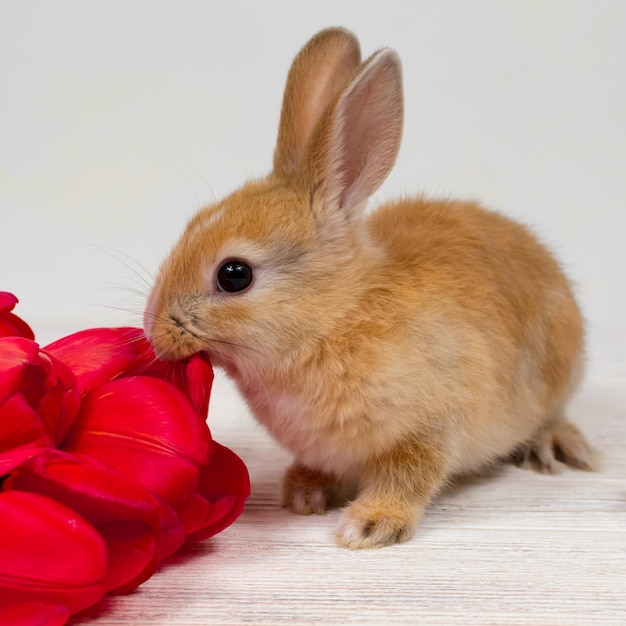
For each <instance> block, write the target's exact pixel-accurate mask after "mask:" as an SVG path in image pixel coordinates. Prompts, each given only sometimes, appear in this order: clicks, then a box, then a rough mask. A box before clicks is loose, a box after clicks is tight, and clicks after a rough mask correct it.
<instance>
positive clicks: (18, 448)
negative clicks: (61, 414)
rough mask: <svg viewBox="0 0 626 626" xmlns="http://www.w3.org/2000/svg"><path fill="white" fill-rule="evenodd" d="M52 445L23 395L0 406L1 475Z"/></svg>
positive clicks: (12, 398)
mask: <svg viewBox="0 0 626 626" xmlns="http://www.w3.org/2000/svg"><path fill="white" fill-rule="evenodd" d="M51 445H53V442H52V439H51V437H50V436H49V434H48V432H47V429H46V428H45V426H44V425H43V424H42V422H41V419H40V417H39V415H37V413H36V412H35V411H34V410H33V409H32V408H31V407H30V406H29V405H28V403H27V402H26V400H25V399H24V397H23V396H21V395H19V394H16V395H14V396H12V397H11V398H9V399H8V400H7V401H6V402H4V403H3V404H0V476H3V475H4V474H7V473H8V472H10V471H11V470H13V469H14V468H15V467H17V466H18V465H19V464H20V463H21V462H22V461H24V460H25V459H27V458H29V457H30V456H34V455H35V454H37V452H39V451H40V450H41V449H42V448H46V447H49V446H51Z"/></svg>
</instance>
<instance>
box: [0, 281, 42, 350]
mask: <svg viewBox="0 0 626 626" xmlns="http://www.w3.org/2000/svg"><path fill="white" fill-rule="evenodd" d="M17 303H18V299H17V298H16V297H15V296H14V295H13V294H12V293H9V292H8V291H0V337H25V338H26V339H34V338H35V334H34V333H33V331H32V328H31V327H30V326H29V325H28V324H27V323H26V322H25V321H24V320H23V319H21V318H20V317H18V316H17V315H15V313H11V311H12V310H13V309H14V308H15V305H16V304H17Z"/></svg>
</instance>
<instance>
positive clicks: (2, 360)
mask: <svg viewBox="0 0 626 626" xmlns="http://www.w3.org/2000/svg"><path fill="white" fill-rule="evenodd" d="M9 296H10V294H3V293H1V292H0V314H2V315H4V320H5V321H6V320H7V319H8V320H9V321H10V325H11V328H14V329H19V328H21V329H22V332H23V333H25V332H26V331H24V327H23V326H20V323H19V322H20V321H21V320H19V318H17V316H15V315H14V314H12V313H11V311H12V309H13V306H14V305H15V302H16V301H17V299H15V298H14V297H9ZM3 306H4V309H3V308H2V307H3ZM7 315H10V317H7ZM16 319H17V320H19V321H18V322H16V321H15V320H16ZM24 324H25V323H24ZM8 327H9V325H8V323H7V324H5V326H0V333H1V332H2V328H8ZM31 335H32V333H31ZM212 381H213V370H212V368H211V364H210V362H209V361H208V360H207V359H206V357H204V356H201V355H194V356H192V357H190V358H189V359H187V360H185V361H181V362H177V363H162V362H160V361H158V360H157V359H156V357H155V355H154V352H153V351H152V348H151V346H150V344H149V343H148V342H147V341H146V339H145V338H144V337H143V334H142V331H141V330H139V329H134V328H108V329H107V328H104V329H92V330H86V331H82V332H79V333H75V334H74V335H70V336H69V337H65V338H63V339H61V340H59V341H56V342H54V343H53V344H51V345H49V346H47V348H45V349H43V350H42V349H40V348H39V346H38V345H37V344H36V343H35V342H34V341H32V339H29V338H28V337H16V336H10V337H5V338H2V337H0V501H2V500H3V501H4V503H5V507H6V506H9V505H10V506H9V508H11V507H12V510H13V512H14V519H15V520H18V518H19V516H20V515H22V517H24V515H23V511H22V509H23V508H24V507H25V506H26V504H27V503H28V502H35V503H39V504H35V505H33V507H34V508H33V511H35V512H36V511H38V510H40V513H41V515H40V521H41V524H42V529H41V533H40V537H39V539H38V541H39V543H40V544H41V546H40V547H41V550H45V545H47V541H48V538H47V537H48V535H47V534H46V533H45V531H44V528H45V527H47V525H48V524H52V523H53V522H52V521H51V520H53V519H54V520H57V521H58V519H61V518H63V519H65V520H66V523H67V524H70V525H76V524H77V525H78V526H77V527H80V529H81V532H83V535H84V536H85V537H86V536H87V535H89V533H91V535H89V536H90V537H97V539H98V542H97V543H98V549H99V550H100V552H101V554H100V557H99V558H100V561H97V562H98V563H101V562H102V561H104V573H102V572H100V574H99V576H100V577H99V578H98V585H97V589H98V591H97V593H96V592H95V591H93V593H91V595H89V594H87V593H85V594H83V595H80V594H81V593H82V590H83V587H88V588H89V589H92V587H89V584H91V583H89V584H87V582H88V581H90V580H91V578H89V576H87V577H86V578H85V577H83V576H82V574H77V576H79V581H78V583H76V584H75V583H72V584H71V585H70V584H69V583H68V584H67V585H66V586H65V587H64V585H65V583H64V581H65V580H66V578H67V577H65V578H64V576H65V574H64V573H63V572H64V571H65V570H64V568H65V567H66V561H64V560H63V559H62V558H60V559H59V560H58V562H57V565H56V569H55V565H54V564H53V561H52V560H50V563H46V567H43V566H42V567H41V568H40V571H41V576H42V579H41V584H40V585H39V584H38V583H32V584H31V583H29V585H27V586H26V587H25V588H24V589H23V590H22V591H20V593H19V594H16V595H15V597H16V598H18V600H19V602H18V601H16V602H13V601H11V602H10V603H7V604H6V608H5V604H3V598H4V597H9V596H10V595H11V594H12V593H13V591H14V589H15V587H16V585H17V583H16V582H15V580H17V579H18V578H19V571H20V570H19V567H26V566H25V565H23V564H22V565H20V564H19V559H20V556H19V555H20V554H23V555H24V557H23V558H24V559H26V558H27V556H28V549H29V547H30V546H26V545H23V543H24V541H25V539H24V537H25V535H24V534H23V533H22V534H20V533H19V532H16V531H15V528H16V527H17V525H18V523H19V522H18V521H16V522H15V524H14V525H13V526H12V525H11V523H9V524H8V526H6V525H5V524H4V517H0V519H2V522H3V531H2V533H0V607H2V608H1V609H0V624H5V623H6V624H33V625H34V624H38V623H41V624H50V625H56V624H63V623H64V622H65V620H66V619H67V618H68V616H69V615H71V614H73V613H75V612H76V611H79V610H82V608H85V607H86V606H89V605H90V604H93V603H94V602H96V601H97V599H98V598H99V597H100V596H101V595H102V594H103V593H128V592H129V591H131V590H132V589H134V588H135V587H136V586H137V585H139V584H141V583H142V582H143V581H144V580H146V579H147V578H148V577H149V576H150V575H151V574H152V573H153V572H154V570H155V568H156V567H157V565H158V563H159V562H160V561H161V560H162V559H163V558H165V557H167V556H169V555H171V554H173V553H174V552H175V551H176V550H177V549H178V548H179V547H180V546H181V545H182V543H183V542H184V541H185V539H186V540H187V541H199V540H202V539H206V538H207V537H210V536H212V535H214V534H215V533H217V532H219V531H221V530H223V529H224V528H226V527H227V526H228V525H230V524H231V523H232V522H234V521H235V519H236V518H237V517H238V516H239V515H240V514H241V511H242V509H243V506H244V503H245V500H246V498H247V497H248V495H249V490H250V484H249V478H248V473H247V470H246V467H245V465H244V464H243V463H242V461H241V460H240V459H239V457H237V456H236V455H235V454H234V453H233V452H231V451H230V450H228V449H227V448H224V447H223V446H221V445H219V444H217V443H215V442H213V441H212V439H211V434H210V432H209V429H208V427H207V425H206V421H205V420H206V416H207V411H208V401H209V395H210V390H211V384H212ZM7 503H8V505H7ZM42 503H45V504H42ZM37 506H39V509H37ZM20 507H21V508H20ZM15 511H17V513H15ZM0 512H2V509H1V508H0ZM55 516H56V517H55ZM24 519H26V518H25V517H24ZM74 519H76V520H80V522H75V521H72V520H74ZM68 520H69V521H68ZM29 523H30V522H29V521H28V520H27V519H26V522H24V523H23V524H22V525H23V527H24V528H28V527H29V526H28V524H29ZM31 526H32V524H31ZM83 535H80V537H83ZM51 536H53V535H51ZM85 541H87V540H86V539H85ZM59 545H61V540H60V544H59ZM91 547H92V548H93V546H91ZM66 549H68V550H74V549H75V548H73V547H71V546H70V545H69V544H67V545H66ZM81 549H83V548H81ZM51 550H52V553H54V549H51ZM3 551H4V552H3ZM83 551H84V552H86V553H88V552H89V550H87V549H84V550H83ZM4 553H7V554H8V553H10V554H11V555H12V556H11V558H9V559H8V561H7V563H9V564H10V567H13V568H14V569H15V568H17V569H15V572H17V573H12V572H13V570H10V571H9V570H7V572H8V573H6V575H5V574H3V572H4V570H3V569H2V568H3V561H2V558H3V557H2V555H3V554H4ZM102 554H104V557H103V556H102ZM72 558H75V559H77V558H79V557H78V556H77V555H72ZM11 559H12V560H11ZM70 561H71V559H70ZM7 567H9V566H7ZM46 568H47V569H46ZM14 579H15V580H14ZM48 579H49V580H50V581H51V582H50V585H49V586H46V584H45V581H46V580H48ZM37 580H38V579H37ZM86 581H87V582H86ZM55 585H56V586H55ZM66 587H67V588H66ZM94 589H95V588H94ZM28 590H30V591H28ZM50 590H53V591H55V593H58V594H61V596H62V597H63V598H65V597H66V596H67V597H68V598H70V600H71V599H72V598H74V596H75V595H77V594H78V595H77V597H78V596H80V598H81V599H80V601H78V600H76V601H74V600H72V601H70V600H67V601H66V600H63V602H61V601H59V602H56V600H55V601H54V602H53V601H52V599H51V598H52V596H50V593H52V591H50ZM20 594H21V595H20ZM64 594H65V595H64ZM73 594H74V595H73ZM98 594H99V595H98ZM55 598H56V596H55ZM94 598H95V599H94ZM79 605H80V606H79ZM77 607H78V608H77Z"/></svg>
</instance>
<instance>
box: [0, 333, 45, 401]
mask: <svg viewBox="0 0 626 626" xmlns="http://www.w3.org/2000/svg"><path fill="white" fill-rule="evenodd" d="M38 352H39V346H38V345H37V344H36V343H35V342H34V341H30V340H29V339H24V338H23V337H0V403H2V402H4V401H5V400H6V399H7V398H8V397H9V396H11V395H13V394H14V393H15V390H16V389H17V387H18V386H19V385H20V383H21V380H22V377H23V376H24V370H25V369H26V368H27V367H28V365H29V363H31V362H32V361H33V360H34V359H35V357H36V356H37V353H38Z"/></svg>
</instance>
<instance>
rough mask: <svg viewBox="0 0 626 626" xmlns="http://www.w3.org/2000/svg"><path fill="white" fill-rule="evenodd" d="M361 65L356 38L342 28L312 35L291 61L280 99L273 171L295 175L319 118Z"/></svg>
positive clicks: (328, 29) (329, 29)
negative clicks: (281, 99)
mask: <svg viewBox="0 0 626 626" xmlns="http://www.w3.org/2000/svg"><path fill="white" fill-rule="evenodd" d="M360 62H361V50H360V47H359V42H358V41H357V39H356V37H355V36H354V35H353V34H352V33H351V32H349V31H347V30H345V29H343V28H327V29H325V30H323V31H321V32H319V33H317V35H315V36H314V37H313V38H312V39H311V40H310V41H309V42H308V43H307V44H306V45H305V46H304V48H302V50H301V51H300V52H299V53H298V55H297V56H296V58H295V59H294V61H293V63H292V65H291V69H290V70H289V75H288V77H287V84H286V86H285V94H284V96H283V106H282V111H281V116H280V125H279V129H278V140H277V143H276V150H275V151H274V171H275V172H277V173H279V174H290V173H293V172H295V171H296V170H297V169H298V167H299V165H300V162H301V160H302V157H303V156H304V153H305V150H306V147H307V145H308V143H309V139H310V138H311V135H312V134H313V130H314V129H315V126H316V124H317V122H318V121H319V119H320V118H321V117H322V115H323V113H324V111H325V110H326V108H327V107H328V105H329V104H330V103H331V102H332V101H333V100H334V99H335V97H336V96H337V94H338V93H339V92H340V91H341V90H342V89H343V88H344V87H345V86H346V85H347V83H348V81H349V80H350V78H351V77H352V75H353V73H354V71H355V69H356V68H357V67H358V65H359V63H360Z"/></svg>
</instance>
